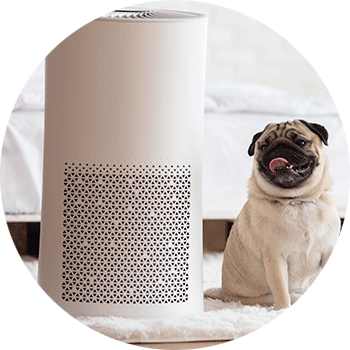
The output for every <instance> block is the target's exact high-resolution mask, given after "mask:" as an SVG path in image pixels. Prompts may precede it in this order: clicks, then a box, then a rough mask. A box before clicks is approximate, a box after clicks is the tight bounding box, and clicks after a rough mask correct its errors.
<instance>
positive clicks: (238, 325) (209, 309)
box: [23, 252, 283, 343]
mask: <svg viewBox="0 0 350 350" xmlns="http://www.w3.org/2000/svg"><path fill="white" fill-rule="evenodd" d="M222 258H223V254H221V253H209V252H208V253H207V252H205V253H204V256H203V282H204V285H203V288H204V289H206V288H210V287H219V286H220V284H221V281H220V271H221V264H222ZM23 261H24V263H25V265H26V266H27V268H28V270H29V271H30V272H31V274H32V275H33V277H34V278H36V277H37V267H38V261H37V259H34V258H30V257H27V256H25V257H23ZM282 312H283V310H281V311H274V310H273V308H263V307H259V306H243V305H241V304H239V303H234V302H231V303H223V302H222V301H219V300H212V299H204V313H202V314H197V315H186V316H179V317H169V318H149V319H128V318H122V317H114V316H110V317H85V316H84V317H82V316H80V317H77V319H78V320H79V321H80V322H82V323H83V324H85V325H86V326H88V327H90V328H92V329H94V330H96V331H98V332H100V333H102V334H104V335H107V336H109V337H111V338H114V339H117V340H120V341H123V342H127V343H150V342H151V343H154V342H186V341H209V340H211V341H214V340H232V339H236V338H238V337H241V336H243V335H246V334H248V333H250V332H253V331H254V330H256V329H258V328H260V327H262V326H264V325H265V324H267V323H268V322H270V321H272V320H273V319H275V318H276V317H277V316H279V315H280V314H281V313H282Z"/></svg>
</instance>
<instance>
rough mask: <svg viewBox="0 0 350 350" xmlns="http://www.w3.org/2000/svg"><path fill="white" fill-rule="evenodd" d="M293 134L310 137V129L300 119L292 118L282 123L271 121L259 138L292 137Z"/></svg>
mask: <svg viewBox="0 0 350 350" xmlns="http://www.w3.org/2000/svg"><path fill="white" fill-rule="evenodd" d="M295 134H298V135H300V136H305V137H312V133H311V132H310V130H309V129H308V128H307V127H306V126H305V125H304V124H303V123H301V122H300V121H298V120H293V121H287V122H283V123H271V124H268V125H267V126H266V128H265V130H264V132H263V134H262V135H261V139H264V138H266V137H267V136H268V137H270V138H271V139H277V138H279V137H286V138H293V137H292V136H294V135H295Z"/></svg>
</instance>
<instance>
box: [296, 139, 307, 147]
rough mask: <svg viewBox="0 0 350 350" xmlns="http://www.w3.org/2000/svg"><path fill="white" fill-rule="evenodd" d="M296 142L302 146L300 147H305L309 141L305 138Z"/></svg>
mask: <svg viewBox="0 0 350 350" xmlns="http://www.w3.org/2000/svg"><path fill="white" fill-rule="evenodd" d="M295 143H296V144H297V145H298V146H300V147H304V146H305V145H306V144H307V141H305V140H297V141H295Z"/></svg>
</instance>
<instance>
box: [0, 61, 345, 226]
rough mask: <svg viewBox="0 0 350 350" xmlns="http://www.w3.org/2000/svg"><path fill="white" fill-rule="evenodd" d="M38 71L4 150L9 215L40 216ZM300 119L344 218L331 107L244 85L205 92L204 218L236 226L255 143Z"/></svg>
mask: <svg viewBox="0 0 350 350" xmlns="http://www.w3.org/2000/svg"><path fill="white" fill-rule="evenodd" d="M43 91H44V90H43V66H42V65H41V66H39V67H38V70H37V71H36V72H35V73H34V75H33V76H32V78H31V80H30V81H29V82H28V84H27V85H26V87H25V88H24V89H23V91H22V93H21V96H20V97H19V99H18V101H17V103H16V106H15V109H14V111H13V113H12V115H11V118H10V121H9V124H8V128H7V130H6V134H5V138H4V144H3V148H2V161H1V189H2V200H3V206H4V210H5V212H6V213H7V214H12V215H13V214H40V212H41V183H42V158H43V125H44V94H43ZM296 118H297V119H305V120H307V121H309V122H314V123H319V124H322V125H324V126H325V127H326V128H327V129H328V131H329V134H330V138H329V147H326V154H327V155H328V159H329V165H330V173H331V176H332V178H333V191H334V193H335V197H336V201H337V206H338V211H339V214H340V216H341V217H344V216H345V210H346V206H347V202H348V192H349V179H350V168H349V155H348V150H347V143H346V138H345V134H344V130H343V127H342V124H341V121H340V118H339V116H338V114H337V111H336V108H335V106H334V104H333V103H332V101H329V100H323V99H315V98H291V97H290V96H288V95H287V94H286V93H284V92H283V91H281V90H277V89H274V88H270V87H266V86H259V85H253V84H244V83H222V82H221V83H209V84H207V89H206V105H205V117H204V154H203V218H205V219H234V218H235V217H236V216H237V214H238V213H239V211H240V209H241V207H242V206H243V204H244V202H245V201H246V198H247V195H246V194H247V187H246V185H247V181H248V179H249V177H250V173H251V167H252V158H251V157H249V156H248V153H247V150H248V147H249V145H250V142H251V139H252V137H253V135H254V134H255V133H257V132H259V131H261V130H262V129H263V128H264V127H265V125H266V124H268V123H270V122H280V121H285V120H292V119H296Z"/></svg>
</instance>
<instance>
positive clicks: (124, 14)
mask: <svg viewBox="0 0 350 350" xmlns="http://www.w3.org/2000/svg"><path fill="white" fill-rule="evenodd" d="M205 18H206V16H205V15H202V14H199V13H193V12H180V11H170V10H152V9H122V10H116V11H113V12H110V13H107V14H105V15H104V16H102V17H101V18H98V20H123V21H125V20H131V21H135V20H142V21H145V20H146V21H157V22H159V21H184V20H185V21H186V20H198V19H205Z"/></svg>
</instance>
